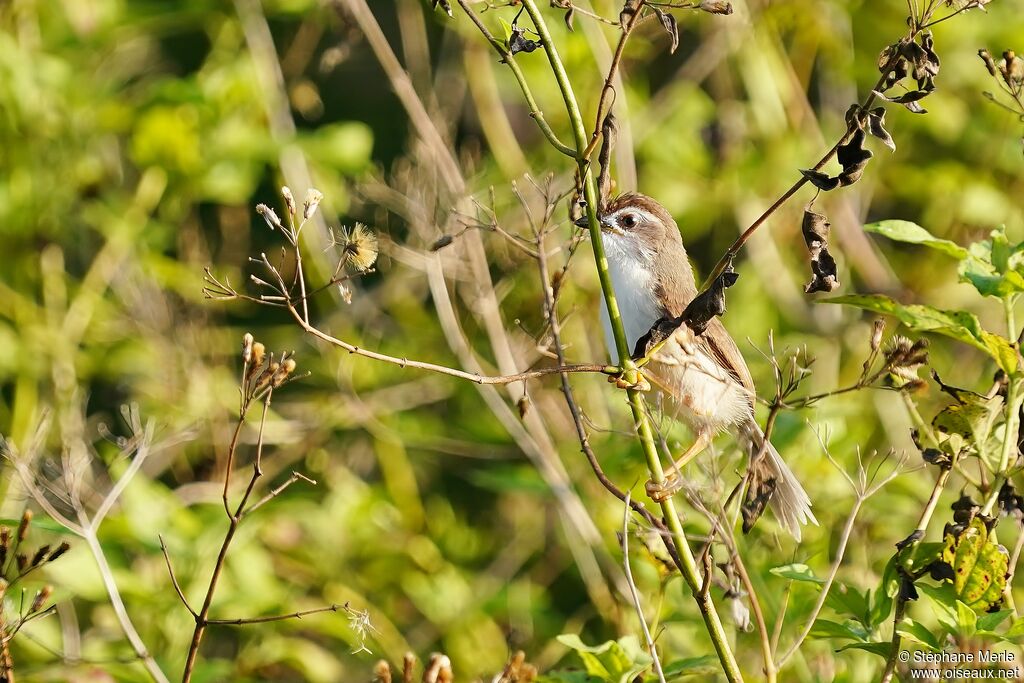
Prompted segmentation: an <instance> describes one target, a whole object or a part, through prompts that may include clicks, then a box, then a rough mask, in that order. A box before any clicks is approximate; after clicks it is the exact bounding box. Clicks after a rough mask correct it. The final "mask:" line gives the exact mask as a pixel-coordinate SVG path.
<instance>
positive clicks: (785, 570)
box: [768, 563, 825, 584]
mask: <svg viewBox="0 0 1024 683" xmlns="http://www.w3.org/2000/svg"><path fill="white" fill-rule="evenodd" d="M768 571H770V572H771V573H772V574H775V576H781V577H782V578H784V579H790V580H792V581H803V582H806V583H817V584H823V583H825V579H820V578H818V577H817V576H815V575H814V572H813V571H812V570H811V568H810V567H808V566H807V565H806V564H799V563H794V564H784V565H782V566H781V567H775V568H774V569H769V570H768Z"/></svg>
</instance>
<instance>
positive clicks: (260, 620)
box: [206, 604, 343, 626]
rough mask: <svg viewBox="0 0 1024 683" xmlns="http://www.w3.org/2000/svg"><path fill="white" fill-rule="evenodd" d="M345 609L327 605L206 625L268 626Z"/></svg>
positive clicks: (220, 620) (218, 620)
mask: <svg viewBox="0 0 1024 683" xmlns="http://www.w3.org/2000/svg"><path fill="white" fill-rule="evenodd" d="M340 609H343V606H342V605H335V604H331V605H327V606H326V607H317V608H315V609H307V610H302V611H300V612H291V613H289V614H275V615H273V616H269V617H249V618H246V619H207V620H206V623H207V624H210V625H213V626H245V625H247V624H266V623H269V622H272V621H287V620H288V619H301V618H302V617H308V616H309V615H311V614H323V613H324V612H337V611H338V610H340Z"/></svg>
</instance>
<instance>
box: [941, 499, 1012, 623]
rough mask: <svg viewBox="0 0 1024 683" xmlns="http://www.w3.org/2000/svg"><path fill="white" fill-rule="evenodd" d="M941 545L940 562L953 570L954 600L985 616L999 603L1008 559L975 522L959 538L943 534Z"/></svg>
mask: <svg viewBox="0 0 1024 683" xmlns="http://www.w3.org/2000/svg"><path fill="white" fill-rule="evenodd" d="M944 542H945V547H944V548H943V550H942V560H943V562H947V563H949V565H950V566H951V567H953V591H954V595H955V597H956V598H957V599H958V600H960V601H962V602H963V603H964V604H965V605H967V606H968V607H970V608H971V609H972V610H973V611H975V612H985V611H987V610H988V608H989V607H991V606H992V605H994V604H996V603H997V602H999V600H1001V599H1002V596H1003V589H1004V588H1005V587H1006V573H1007V568H1008V566H1009V562H1010V555H1009V553H1008V552H1007V550H1006V548H1004V547H1003V546H1001V545H999V544H998V543H993V542H991V541H990V540H989V535H988V527H986V526H985V523H984V522H983V521H981V520H980V519H977V518H975V519H974V520H973V521H972V522H971V524H970V526H969V527H967V528H966V529H964V531H963V533H961V534H960V536H959V537H957V536H954V535H953V534H946V536H945V538H944ZM961 616H962V615H959V614H958V615H957V624H958V625H961V626H963V623H962V619H961ZM971 628H973V624H972V625H971Z"/></svg>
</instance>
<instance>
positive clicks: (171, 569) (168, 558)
mask: <svg viewBox="0 0 1024 683" xmlns="http://www.w3.org/2000/svg"><path fill="white" fill-rule="evenodd" d="M157 538H159V539H160V551H161V552H162V553H163V554H164V562H166V563H167V573H168V574H169V575H170V577H171V583H172V584H173V585H174V592H175V593H177V594H178V599H179V600H181V604H183V605H184V606H185V609H187V610H188V611H189V612H190V613H191V614H192V616H193V617H196V618H198V617H199V615H198V614H196V611H195V610H194V609H192V605H190V604H188V599H187V598H186V597H185V593H184V591H182V590H181V584H179V583H178V577H177V576H175V574H174V567H173V566H172V565H171V556H170V554H169V553H168V552H167V544H166V543H164V537H163V534H157Z"/></svg>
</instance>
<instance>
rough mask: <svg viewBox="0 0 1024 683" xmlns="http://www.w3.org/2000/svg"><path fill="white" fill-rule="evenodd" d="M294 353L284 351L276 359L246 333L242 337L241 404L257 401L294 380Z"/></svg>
mask: <svg viewBox="0 0 1024 683" xmlns="http://www.w3.org/2000/svg"><path fill="white" fill-rule="evenodd" d="M294 355H295V354H294V352H288V351H285V352H283V353H281V354H280V356H278V357H277V358H275V357H274V353H273V352H271V353H269V354H268V353H267V349H266V347H265V346H264V345H263V344H261V343H260V342H258V341H255V340H254V339H253V336H252V335H251V334H249V333H248V332H246V333H245V336H244V337H242V364H243V371H242V400H243V404H248V403H250V402H252V401H256V400H259V399H260V398H262V397H263V396H265V395H266V393H267V392H268V391H271V390H273V389H277V388H278V387H280V386H282V385H283V384H285V383H286V382H289V381H291V380H292V379H295V376H294V375H295V359H294V357H293V356H294Z"/></svg>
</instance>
